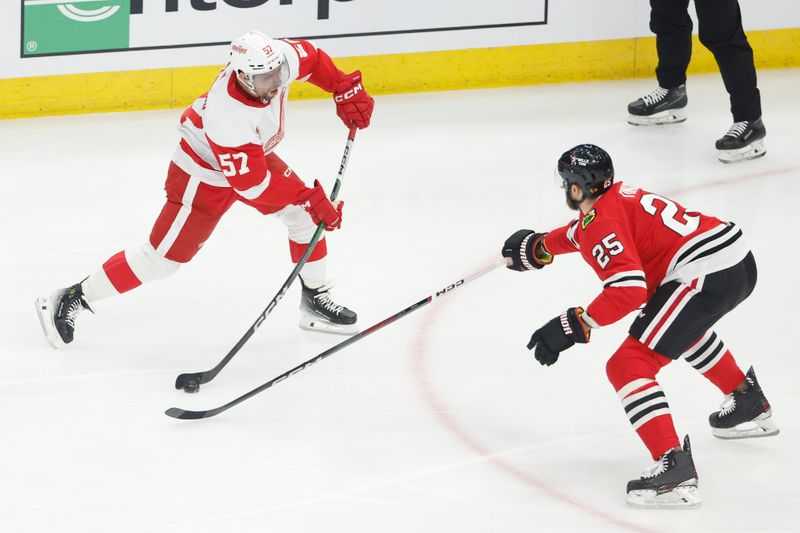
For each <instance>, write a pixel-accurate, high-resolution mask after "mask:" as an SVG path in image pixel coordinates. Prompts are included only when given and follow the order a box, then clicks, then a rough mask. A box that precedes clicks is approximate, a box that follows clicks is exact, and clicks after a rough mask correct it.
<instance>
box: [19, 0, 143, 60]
mask: <svg viewBox="0 0 800 533" xmlns="http://www.w3.org/2000/svg"><path fill="white" fill-rule="evenodd" d="M130 4H131V2H130V0H72V1H66V0H24V4H23V14H22V16H23V21H24V23H23V31H22V55H23V56H24V57H28V56H37V55H48V54H61V53H79V52H88V51H98V50H118V49H120V48H122V49H124V48H128V46H129V36H130V11H131V6H130Z"/></svg>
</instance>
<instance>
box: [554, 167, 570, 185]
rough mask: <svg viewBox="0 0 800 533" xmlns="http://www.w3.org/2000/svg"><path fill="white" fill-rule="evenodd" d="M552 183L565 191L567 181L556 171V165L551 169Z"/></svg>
mask: <svg viewBox="0 0 800 533" xmlns="http://www.w3.org/2000/svg"><path fill="white" fill-rule="evenodd" d="M553 181H555V184H556V185H557V186H558V187H559V188H561V189H564V190H565V191H566V190H567V180H566V179H565V178H564V176H562V175H561V173H560V172H559V171H558V165H556V168H554V169H553Z"/></svg>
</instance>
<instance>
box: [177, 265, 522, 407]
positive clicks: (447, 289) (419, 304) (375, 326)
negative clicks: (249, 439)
mask: <svg viewBox="0 0 800 533" xmlns="http://www.w3.org/2000/svg"><path fill="white" fill-rule="evenodd" d="M506 264H507V263H506V261H505V259H503V261H496V262H493V263H492V264H490V265H488V266H485V267H483V268H482V269H480V270H478V271H477V272H475V273H473V274H470V275H469V276H466V277H464V278H461V279H460V280H458V281H456V282H455V283H451V284H450V285H448V286H446V287H444V288H442V289H440V290H438V291H436V292H435V293H433V294H430V295H428V296H426V297H425V298H423V299H422V300H420V301H418V302H417V303H414V304H411V305H410V306H408V307H406V308H405V309H403V310H402V311H400V312H398V313H395V314H393V315H392V316H390V317H389V318H387V319H384V320H382V321H380V322H378V323H377V324H373V325H372V326H370V327H369V328H367V329H365V330H364V331H362V332H360V333H357V334H356V335H353V336H352V337H348V338H347V339H345V340H344V341H342V342H340V343H339V344H337V345H336V346H334V347H332V348H329V349H327V350H325V351H324V352H322V353H321V354H319V355H317V356H315V357H312V358H311V359H309V360H308V361H306V362H305V363H301V364H299V365H297V366H296V367H294V368H293V369H291V370H288V371H286V372H284V373H283V374H281V375H280V376H278V377H276V378H274V379H271V380H269V381H267V382H266V383H264V384H263V385H259V386H258V387H256V388H255V389H253V390H251V391H250V392H248V393H246V394H243V395H241V396H239V397H238V398H236V399H235V400H232V401H230V402H228V403H226V404H225V405H222V406H220V407H217V408H215V409H209V410H207V411H188V410H186V409H181V408H179V407H170V408H169V409H167V410H166V411H165V413H166V415H167V416H171V417H172V418H180V419H182V420H196V419H198V418H210V417H212V416H216V415H218V414H220V413H222V412H223V411H227V410H228V409H230V408H231V407H233V406H234V405H238V404H240V403H242V402H243V401H245V400H246V399H248V398H252V397H253V396H255V395H256V394H258V393H259V392H263V391H265V390H267V389H268V388H270V387H272V386H273V385H275V384H277V383H280V382H281V381H283V380H285V379H287V378H289V377H291V376H292V375H294V374H297V373H298V372H300V371H301V370H305V369H306V368H308V367H310V366H311V365H313V364H315V363H318V362H320V361H322V360H323V359H325V358H326V357H329V356H331V355H333V354H335V353H336V352H338V351H339V350H342V349H344V348H347V347H348V346H350V345H351V344H353V343H354V342H357V341H359V340H361V339H363V338H364V337H366V336H368V335H370V334H372V333H375V332H376V331H378V330H379V329H381V328H383V327H384V326H388V325H389V324H391V323H392V322H395V321H397V320H400V319H401V318H403V317H404V316H406V315H408V314H411V313H413V312H414V311H416V310H417V309H420V308H422V307H425V306H426V305H428V304H429V303H431V302H432V301H433V300H435V299H436V298H441V297H442V296H444V295H445V294H449V293H450V292H451V291H453V290H454V289H457V288H458V287H461V286H462V285H465V284H466V283H467V282H469V281H472V280H474V279H476V278H479V277H481V276H483V275H484V274H487V273H489V272H491V271H492V270H494V269H496V268H498V267H501V266H505V265H506Z"/></svg>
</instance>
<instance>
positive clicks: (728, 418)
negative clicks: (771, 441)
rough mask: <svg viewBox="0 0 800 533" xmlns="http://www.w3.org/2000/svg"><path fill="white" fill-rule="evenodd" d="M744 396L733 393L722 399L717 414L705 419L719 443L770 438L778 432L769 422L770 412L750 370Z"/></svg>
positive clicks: (771, 421)
mask: <svg viewBox="0 0 800 533" xmlns="http://www.w3.org/2000/svg"><path fill="white" fill-rule="evenodd" d="M745 381H746V382H747V388H746V389H745V390H744V392H739V391H738V390H734V391H733V392H732V393H731V394H728V395H727V396H725V400H724V401H723V402H722V405H721V406H720V410H719V411H715V412H714V413H712V414H711V415H710V416H709V417H708V423H709V424H711V431H712V433H713V434H714V436H715V437H718V438H720V439H748V438H753V437H770V436H772V435H777V434H778V433H779V432H780V430H779V429H778V426H777V425H776V424H775V422H774V421H773V420H772V408H771V407H770V405H769V402H768V401H767V398H766V397H765V396H764V393H763V392H762V391H761V387H760V386H759V384H758V380H757V379H756V373H755V372H754V371H753V367H750V370H748V371H747V376H746V377H745Z"/></svg>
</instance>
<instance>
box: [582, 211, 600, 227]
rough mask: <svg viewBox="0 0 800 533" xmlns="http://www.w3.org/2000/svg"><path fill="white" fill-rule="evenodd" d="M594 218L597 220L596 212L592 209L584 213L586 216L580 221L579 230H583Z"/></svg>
mask: <svg viewBox="0 0 800 533" xmlns="http://www.w3.org/2000/svg"><path fill="white" fill-rule="evenodd" d="M595 218H597V211H595V210H594V209H592V210H591V211H589V212H588V213H586V215H584V217H583V218H582V219H581V229H584V230H585V229H586V226H588V225H589V224H591V223H592V222H593V221H594V219H595Z"/></svg>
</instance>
